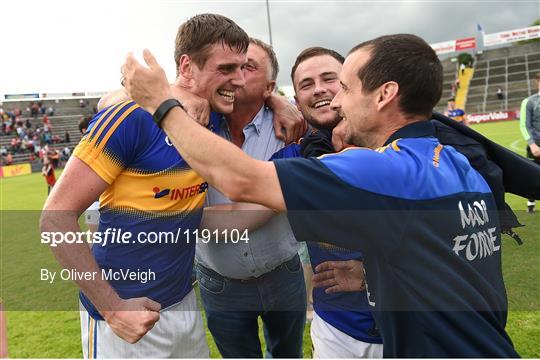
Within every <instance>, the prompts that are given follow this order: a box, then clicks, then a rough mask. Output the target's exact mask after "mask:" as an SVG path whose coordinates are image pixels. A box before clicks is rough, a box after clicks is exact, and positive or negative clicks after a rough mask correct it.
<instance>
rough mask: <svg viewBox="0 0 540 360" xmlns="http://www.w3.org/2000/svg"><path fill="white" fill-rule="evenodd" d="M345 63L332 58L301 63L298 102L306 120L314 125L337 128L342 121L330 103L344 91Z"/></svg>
mask: <svg viewBox="0 0 540 360" xmlns="http://www.w3.org/2000/svg"><path fill="white" fill-rule="evenodd" d="M341 67H342V65H341V63H340V62H339V61H337V60H336V59H335V58H333V57H332V56H330V55H319V56H314V57H311V58H309V59H306V60H305V61H303V62H301V63H300V64H299V65H298V67H297V68H296V71H295V73H294V89H295V92H296V95H295V99H296V103H297V104H298V108H299V110H300V112H302V115H304V118H305V119H306V120H307V121H308V122H309V123H310V124H311V125H313V126H315V127H319V128H328V129H331V128H333V127H334V126H335V125H336V124H337V123H338V121H339V116H338V114H337V112H335V111H334V110H332V109H331V108H330V102H331V101H332V99H333V98H334V96H335V95H336V94H337V93H338V91H339V90H340V84H339V80H338V75H339V72H340V71H341Z"/></svg>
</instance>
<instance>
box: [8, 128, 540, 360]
mask: <svg viewBox="0 0 540 360" xmlns="http://www.w3.org/2000/svg"><path fill="white" fill-rule="evenodd" d="M474 128H475V129H476V130H478V131H480V132H482V133H483V134H484V135H486V136H488V137H489V138H491V139H493V140H494V141H496V142H498V143H500V144H501V145H503V146H506V147H508V148H509V149H511V150H513V151H515V152H517V153H519V154H520V155H525V141H523V140H522V138H521V135H520V133H519V125H518V123H517V122H516V121H509V122H500V123H491V124H480V125H475V126H474ZM57 175H59V173H57ZM81 191H83V190H82V189H81ZM46 194H47V189H46V186H45V181H44V179H43V177H42V176H41V175H40V174H32V175H26V176H21V177H17V178H6V179H1V180H0V210H2V213H1V217H0V228H1V234H0V235H1V237H0V239H1V240H0V297H2V298H3V299H4V300H5V305H6V308H7V309H8V337H9V352H10V356H11V357H33V358H35V357H40V358H42V357H45V358H47V357H54V358H77V357H81V356H82V352H81V345H80V328H79V314H78V312H77V311H76V309H77V307H76V306H77V305H76V304H77V289H76V288H75V286H74V285H72V284H70V283H66V282H60V283H61V285H59V286H48V285H46V284H43V282H41V281H39V269H40V268H41V267H48V268H51V269H55V268H56V269H59V268H58V266H57V264H56V261H55V260H54V258H53V257H52V254H51V253H50V251H49V249H48V248H47V247H46V246H44V245H41V244H40V243H39V231H38V228H37V227H38V225H37V220H38V218H39V211H38V210H40V209H41V207H42V205H43V203H44V201H45V198H46ZM507 202H508V203H509V204H510V206H512V208H513V209H514V210H516V211H517V213H518V217H519V219H520V221H521V222H522V223H523V224H524V225H526V226H525V227H524V228H520V229H518V230H517V232H518V233H519V234H520V236H521V237H522V238H523V240H524V241H525V244H524V245H523V246H518V245H517V244H516V243H515V242H514V241H513V240H512V239H509V238H508V237H503V272H504V277H505V281H506V287H507V291H508V299H509V303H510V312H509V319H508V326H507V330H508V332H509V333H510V336H511V337H512V339H513V341H514V343H515V345H516V348H517V350H518V352H519V353H520V354H521V356H523V357H536V358H538V357H540V285H539V284H540V282H539V281H538V278H539V277H540V256H539V254H540V214H536V215H529V214H527V213H525V212H524V210H525V209H526V206H525V205H526V204H525V199H522V198H519V197H517V196H514V195H510V194H508V196H507ZM36 310H40V311H36ZM207 339H208V343H209V345H210V350H211V356H212V357H219V352H218V351H217V349H216V346H215V344H214V342H213V340H212V337H211V335H210V334H209V333H207ZM262 341H263V340H262ZM304 356H305V357H311V341H310V337H309V326H306V331H305V334H304Z"/></svg>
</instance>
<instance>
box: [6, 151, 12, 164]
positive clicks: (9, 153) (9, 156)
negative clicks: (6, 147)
mask: <svg viewBox="0 0 540 360" xmlns="http://www.w3.org/2000/svg"><path fill="white" fill-rule="evenodd" d="M6 165H13V155H12V154H11V152H8V154H7V156H6Z"/></svg>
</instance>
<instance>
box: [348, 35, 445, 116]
mask: <svg viewBox="0 0 540 360" xmlns="http://www.w3.org/2000/svg"><path fill="white" fill-rule="evenodd" d="M364 48H366V49H367V50H368V51H369V52H370V57H369V60H368V61H367V62H366V64H365V65H364V66H363V67H362V68H361V69H359V70H358V78H359V79H360V81H361V82H362V90H363V91H364V92H372V91H374V90H375V89H377V88H378V87H379V86H381V85H382V84H384V83H386V82H388V81H395V82H397V83H398V84H399V107H400V109H401V111H402V112H403V113H404V114H405V115H408V116H415V115H426V116H428V115H431V112H432V111H433V107H435V105H436V104H437V103H438V102H439V100H440V99H441V95H442V84H443V68H442V64H441V62H440V61H439V58H438V57H437V54H436V53H435V51H434V50H433V49H432V48H431V46H429V45H428V44H427V43H426V42H425V41H424V40H422V39H421V38H419V37H418V36H415V35H411V34H396V35H386V36H381V37H378V38H376V39H373V40H369V41H366V42H363V43H361V44H359V45H357V46H355V47H354V48H352V50H351V51H350V52H349V54H351V53H353V52H355V51H357V50H359V49H364Z"/></svg>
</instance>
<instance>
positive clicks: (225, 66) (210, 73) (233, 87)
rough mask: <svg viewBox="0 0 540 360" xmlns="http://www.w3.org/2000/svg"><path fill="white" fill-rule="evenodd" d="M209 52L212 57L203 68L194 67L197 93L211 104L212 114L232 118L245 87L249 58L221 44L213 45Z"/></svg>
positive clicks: (195, 91) (195, 90) (194, 90)
mask: <svg viewBox="0 0 540 360" xmlns="http://www.w3.org/2000/svg"><path fill="white" fill-rule="evenodd" d="M208 51H209V53H210V56H209V57H208V59H207V60H206V62H205V63H204V66H203V67H202V68H199V67H198V66H197V65H195V64H193V80H194V84H195V85H194V89H193V92H194V93H195V94H197V95H199V96H200V97H202V98H204V99H206V100H208V102H209V103H210V107H211V108H212V110H214V111H217V112H219V113H222V114H229V113H231V112H232V111H233V104H234V97H235V93H236V91H237V90H238V89H240V88H242V87H244V86H245V79H244V74H243V70H242V68H243V66H244V64H245V63H246V61H247V57H246V54H245V53H239V52H238V51H236V50H235V49H231V48H230V47H228V46H224V45H221V44H214V45H212V46H211V48H210V49H209V50H208Z"/></svg>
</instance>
